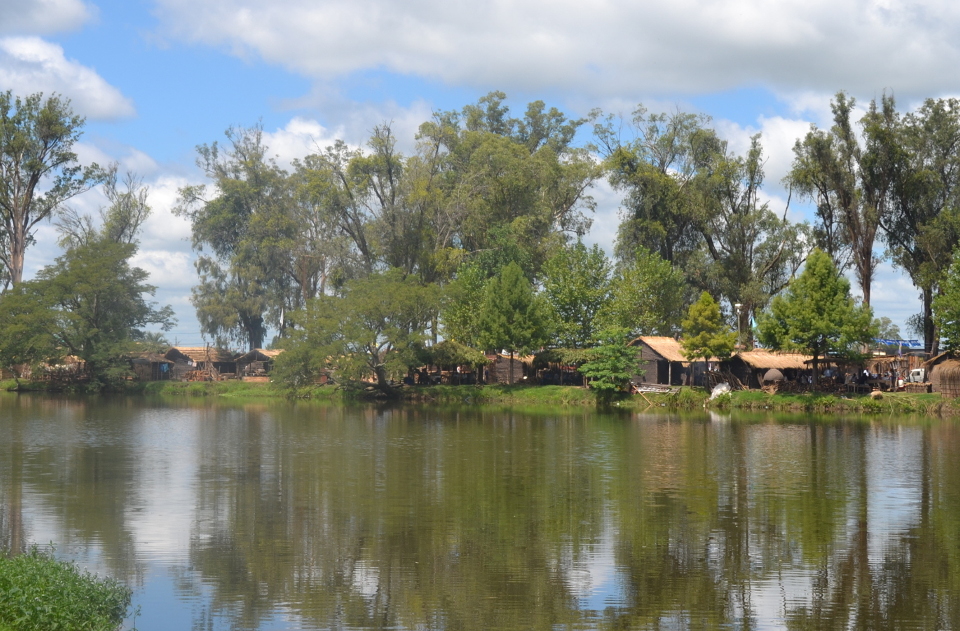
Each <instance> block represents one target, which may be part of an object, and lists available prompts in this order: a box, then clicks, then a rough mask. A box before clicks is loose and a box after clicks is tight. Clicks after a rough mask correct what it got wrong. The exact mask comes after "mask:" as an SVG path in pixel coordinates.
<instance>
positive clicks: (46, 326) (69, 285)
mask: <svg viewBox="0 0 960 631" xmlns="http://www.w3.org/2000/svg"><path fill="white" fill-rule="evenodd" d="M135 252H136V246H135V245H133V244H128V243H118V242H116V241H112V240H110V239H103V238H101V239H96V240H93V241H91V242H89V243H85V244H82V245H78V246H76V247H72V248H70V249H68V250H67V251H66V252H65V253H64V254H63V255H62V256H60V257H58V258H57V260H56V262H55V263H54V264H53V265H49V266H47V267H45V268H43V269H42V270H41V271H40V272H39V273H38V274H37V278H36V279H34V280H31V281H24V282H22V283H21V284H20V285H19V286H18V287H17V288H16V289H15V290H14V292H13V293H10V294H8V295H7V296H5V297H4V299H3V300H0V331H2V336H3V337H8V336H11V335H18V336H22V337H23V343H22V344H20V343H18V344H19V346H17V347H16V348H14V347H12V346H11V345H9V344H8V345H5V346H4V347H3V349H0V351H2V353H8V352H11V351H16V352H18V353H21V354H20V355H19V356H16V355H14V356H4V357H2V359H0V361H4V363H5V365H9V364H10V363H13V362H17V361H23V360H24V359H25V358H26V355H24V354H23V353H24V351H25V349H29V350H30V351H31V352H32V353H34V356H33V361H42V360H44V359H48V358H52V357H57V354H58V353H59V354H61V355H62V354H70V355H76V356H77V357H80V358H81V359H83V360H84V361H85V362H86V363H87V369H88V371H89V372H90V373H91V374H92V375H93V377H94V378H95V379H96V380H97V383H98V384H99V385H100V386H107V385H112V384H116V383H117V382H118V380H119V379H122V378H123V377H124V376H126V375H127V374H128V373H129V365H128V363H127V362H126V361H124V359H123V355H124V353H125V352H128V351H130V350H132V348H133V345H134V342H135V341H136V340H137V339H138V338H139V337H140V331H141V330H142V329H143V327H146V326H148V325H159V326H160V327H161V328H163V329H164V330H169V328H170V327H171V326H172V325H173V322H174V320H173V312H172V310H171V309H170V307H159V306H157V305H156V304H155V303H152V302H149V301H148V300H147V298H145V296H152V295H153V292H154V291H155V289H156V288H155V287H153V286H152V285H148V284H147V283H146V280H147V277H148V274H147V272H145V271H144V270H142V269H140V268H138V267H132V266H131V265H130V258H131V257H132V256H133V254H134V253H135Z"/></svg>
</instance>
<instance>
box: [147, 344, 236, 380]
mask: <svg viewBox="0 0 960 631" xmlns="http://www.w3.org/2000/svg"><path fill="white" fill-rule="evenodd" d="M163 356H164V358H166V359H169V360H170V361H172V362H173V364H174V365H173V368H172V371H173V374H172V378H173V379H177V380H180V381H196V380H198V379H199V378H200V377H201V376H202V377H203V378H204V379H205V380H207V381H219V380H221V379H228V378H232V377H234V376H235V375H236V374H237V362H236V360H235V358H234V356H233V353H230V352H229V351H226V350H223V349H219V348H213V347H211V346H174V347H173V348H171V349H170V350H168V351H167V352H166V353H164V355H163ZM190 373H194V374H190ZM197 373H200V375H198V374H197Z"/></svg>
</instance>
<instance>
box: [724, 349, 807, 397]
mask: <svg viewBox="0 0 960 631" xmlns="http://www.w3.org/2000/svg"><path fill="white" fill-rule="evenodd" d="M812 359H813V358H812V357H810V356H809V355H801V354H799V353H778V352H774V351H768V350H762V349H754V350H752V351H741V352H739V353H737V354H735V355H734V356H733V357H731V358H730V359H728V360H726V361H724V362H721V364H720V368H721V370H723V371H726V372H729V373H730V374H732V375H733V376H734V377H736V378H737V379H738V380H739V381H740V383H741V384H743V386H744V387H747V388H751V389H758V388H760V387H762V386H763V376H764V375H765V374H766V373H767V371H768V370H770V369H771V368H776V369H777V370H779V371H780V372H781V373H783V376H784V379H785V380H786V381H791V382H796V381H798V380H799V379H800V378H801V377H806V376H807V374H808V373H809V370H808V367H807V365H806V364H805V362H806V361H807V360H812ZM731 385H732V384H731Z"/></svg>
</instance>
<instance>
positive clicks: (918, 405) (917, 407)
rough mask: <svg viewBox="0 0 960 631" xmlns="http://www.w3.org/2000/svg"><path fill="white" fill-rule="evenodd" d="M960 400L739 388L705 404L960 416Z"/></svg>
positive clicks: (908, 395)
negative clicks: (838, 394)
mask: <svg viewBox="0 0 960 631" xmlns="http://www.w3.org/2000/svg"><path fill="white" fill-rule="evenodd" d="M958 403H960V401H958V400H953V399H944V398H943V397H941V396H940V395H939V394H918V393H906V392H885V393H883V395H882V396H881V398H879V399H873V398H872V397H870V396H869V395H851V396H837V395H832V394H813V393H811V394H774V395H770V394H767V393H765V392H761V391H759V390H741V391H739V392H731V393H730V394H726V395H722V396H720V397H718V398H717V399H715V400H713V401H710V402H709V403H708V404H707V407H709V408H713V409H720V410H722V409H733V410H776V411H784V412H817V413H824V412H826V413H834V414H836V413H843V414H846V413H855V414H926V415H931V416H945V417H946V416H960V406H958Z"/></svg>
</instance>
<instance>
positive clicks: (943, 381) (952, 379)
mask: <svg viewBox="0 0 960 631" xmlns="http://www.w3.org/2000/svg"><path fill="white" fill-rule="evenodd" d="M923 367H924V368H926V369H927V379H928V380H929V381H930V390H931V392H939V393H940V395H941V396H942V397H945V398H951V399H955V398H957V397H960V359H958V358H957V354H956V353H954V352H952V351H948V352H946V353H940V354H939V355H937V356H936V357H932V358H931V359H930V360H928V361H927V362H925V363H924V364H923Z"/></svg>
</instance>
